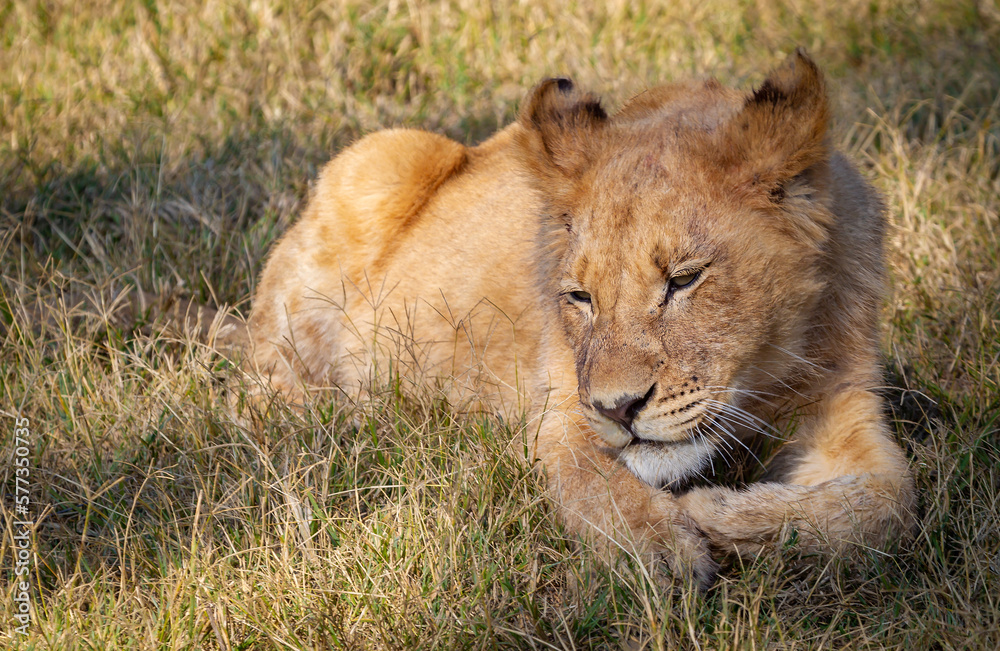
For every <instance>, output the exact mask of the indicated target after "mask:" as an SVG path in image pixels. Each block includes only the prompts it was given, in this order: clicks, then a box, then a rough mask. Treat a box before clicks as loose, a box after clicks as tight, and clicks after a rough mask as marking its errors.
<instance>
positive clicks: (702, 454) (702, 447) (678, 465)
mask: <svg viewBox="0 0 1000 651" xmlns="http://www.w3.org/2000/svg"><path fill="white" fill-rule="evenodd" d="M714 453H715V449H714V447H713V446H712V445H711V444H710V443H709V442H708V441H706V440H704V439H703V438H702V437H700V436H699V437H697V438H694V439H690V440H687V441H683V442H680V443H664V442H661V441H643V440H639V439H636V440H634V441H633V442H632V443H631V444H629V445H628V446H626V447H625V448H623V449H622V451H621V453H620V454H619V455H618V458H619V459H620V460H621V462H622V463H624V464H625V467H626V468H628V469H629V470H630V471H631V472H632V474H634V475H635V476H636V477H638V478H639V479H641V480H642V481H644V482H646V483H647V484H649V485H650V486H653V487H655V488H670V487H672V486H676V485H678V484H680V483H681V482H683V481H684V480H686V479H688V478H690V477H691V476H692V475H696V474H698V473H700V472H702V471H703V470H704V469H705V468H706V467H707V466H708V465H709V463H710V461H711V459H712V455H713V454H714Z"/></svg>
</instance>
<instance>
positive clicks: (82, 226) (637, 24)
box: [0, 0, 1000, 651]
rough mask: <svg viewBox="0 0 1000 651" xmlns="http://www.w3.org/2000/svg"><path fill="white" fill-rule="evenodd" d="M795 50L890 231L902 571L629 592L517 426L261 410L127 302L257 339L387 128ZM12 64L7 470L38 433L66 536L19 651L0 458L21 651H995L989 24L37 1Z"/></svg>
mask: <svg viewBox="0 0 1000 651" xmlns="http://www.w3.org/2000/svg"><path fill="white" fill-rule="evenodd" d="M796 45H804V46H806V47H807V48H808V49H809V50H810V52H811V54H812V55H813V56H814V57H815V58H816V59H817V60H818V61H819V62H820V63H821V65H822V66H823V68H824V69H825V70H826V71H827V73H828V76H829V79H830V87H831V91H832V96H833V100H834V104H835V107H836V112H837V115H838V116H839V120H838V122H837V125H836V126H837V129H836V134H837V135H836V138H837V141H838V143H839V144H840V145H842V146H843V147H844V148H845V149H846V150H847V151H848V152H849V153H850V154H851V155H852V156H853V157H854V158H855V159H856V160H857V161H859V163H860V164H861V165H862V167H863V168H864V169H865V171H866V174H867V175H868V176H869V177H870V178H871V179H872V180H873V181H874V182H875V183H876V184H877V185H878V186H879V187H880V188H881V189H882V191H883V192H884V193H885V195H886V197H887V198H888V200H889V203H890V207H891V208H890V212H891V218H892V221H893V224H894V228H893V231H892V241H891V256H892V262H893V266H892V278H893V285H894V287H893V293H892V297H891V300H890V301H888V303H887V305H886V320H885V323H886V327H885V332H884V346H885V355H886V366H887V388H886V396H887V398H888V402H889V403H890V404H891V407H892V416H893V420H894V422H895V424H896V426H897V432H898V434H899V437H900V440H901V441H902V442H903V443H904V445H906V447H907V450H908V453H909V455H910V458H911V462H912V465H913V468H914V470H915V472H916V475H917V481H918V485H919V488H920V491H921V496H922V497H921V500H922V514H921V525H922V526H921V530H920V535H919V537H918V539H917V540H916V542H915V543H914V544H912V545H911V546H908V547H907V548H905V549H901V550H899V554H898V555H896V556H895V557H881V556H879V555H875V554H873V555H872V558H870V559H866V560H864V561H863V562H861V563H859V564H858V565H856V566H853V567H850V568H848V567H841V566H838V565H820V566H807V567H805V568H803V566H802V565H801V564H799V563H797V562H796V558H795V554H794V550H786V551H785V552H783V553H780V554H776V555H774V556H771V557H767V558H761V559H759V560H757V561H755V562H753V563H748V564H736V565H735V566H732V567H729V568H727V569H726V570H725V571H724V573H723V574H722V576H721V578H720V580H719V583H718V585H717V586H716V587H715V588H714V589H713V590H712V591H711V592H710V593H708V594H707V595H704V596H698V595H696V594H692V593H691V592H690V591H689V590H686V589H683V588H677V587H674V588H671V587H669V586H664V585H661V582H660V581H658V580H657V577H656V576H649V575H648V574H647V573H646V572H645V568H642V567H636V566H631V565H628V564H627V563H625V564H623V565H621V566H619V567H616V568H614V569H607V568H605V567H604V566H602V565H601V564H600V563H599V562H598V561H597V560H596V559H595V557H594V555H593V554H592V553H591V552H589V551H588V550H586V549H581V548H580V547H579V546H578V545H577V544H575V543H574V542H573V541H571V540H567V538H566V537H565V536H564V535H563V533H562V532H561V531H560V529H559V527H558V525H557V524H555V523H554V521H553V519H552V517H551V516H552V514H551V511H550V508H549V507H548V505H547V504H546V502H545V500H544V499H543V497H542V492H541V487H540V485H539V482H538V479H537V478H536V477H535V476H534V475H533V474H532V473H531V472H530V469H529V468H528V467H527V464H526V463H525V462H524V461H523V459H519V458H518V457H517V455H508V454H503V453H502V451H503V450H504V449H505V448H506V446H507V441H508V440H509V439H510V438H511V437H512V436H513V434H512V432H511V431H510V430H509V429H508V428H507V427H506V426H504V425H503V424H500V423H497V422H495V421H490V420H476V419H470V418H460V417H457V416H456V415H455V414H453V413H451V412H449V410H448V409H446V408H443V407H442V406H441V405H439V404H435V403H434V401H433V400H431V399H429V398H428V399H414V398H409V397H405V396H403V395H401V394H400V393H399V392H393V391H388V392H387V393H386V394H385V395H383V396H380V397H378V398H377V399H376V400H375V401H374V402H373V404H371V405H369V406H367V407H365V408H364V409H363V410H361V411H353V410H352V409H351V407H350V406H349V405H346V404H341V403H338V402H331V401H325V402H324V401H320V402H317V403H316V404H313V405H310V406H309V408H308V409H307V410H305V411H294V410H290V409H288V408H286V407H284V406H282V405H281V404H274V405H271V406H270V407H269V409H268V410H267V411H266V412H265V413H256V414H254V413H251V410H250V409H249V408H248V407H243V406H240V404H239V402H238V401H232V400H230V397H229V396H230V395H231V394H232V393H236V394H239V381H240V380H239V377H238V375H237V374H236V373H235V372H234V371H233V370H232V368H231V367H230V366H229V365H228V364H227V363H226V361H225V360H224V359H223V358H222V357H220V356H219V355H218V354H217V353H215V352H213V351H211V350H209V349H206V348H205V347H204V346H201V345H198V344H197V342H194V341H192V340H190V339H188V338H185V337H181V336H172V335H168V334H164V333H156V332H155V331H153V330H151V329H150V328H147V327H142V326H143V324H142V323H139V324H138V327H132V325H130V324H128V323H126V322H125V321H124V320H122V319H120V318H119V316H118V315H119V312H116V310H115V305H114V299H115V297H116V296H118V295H119V293H120V292H121V291H122V290H123V289H126V288H130V287H139V288H142V289H144V290H146V291H152V292H175V293H179V294H182V295H186V296H189V297H192V298H194V299H196V300H198V301H201V302H206V303H213V304H221V303H229V304H235V305H237V306H238V307H239V309H242V310H243V311H244V312H245V311H246V310H247V308H248V305H247V297H248V296H249V295H250V294H251V292H252V289H253V283H254V281H255V278H256V276H257V274H259V272H260V268H261V264H262V261H263V259H264V256H265V253H266V251H267V249H268V247H269V246H270V244H271V243H273V241H274V240H275V238H276V237H277V236H278V235H279V234H280V233H281V232H282V231H283V230H284V229H285V228H286V227H287V225H288V224H289V223H290V222H291V220H293V219H294V218H295V215H296V214H297V212H298V210H299V209H300V208H301V207H302V204H303V201H304V200H305V198H306V197H307V194H308V188H309V183H310V180H311V179H313V178H315V175H316V171H317V169H318V167H319V166H320V165H322V164H323V162H325V161H326V160H327V159H328V158H329V157H330V156H331V155H332V153H333V152H335V151H336V150H337V149H338V148H340V147H342V146H343V145H345V144H347V143H349V142H351V141H352V140H354V139H356V138H357V137H359V136H360V135H362V134H364V133H366V132H368V131H371V130H374V129H377V128H380V127H385V126H390V125H410V126H420V127H423V128H427V129H430V130H434V131H438V132H441V133H445V134H448V135H450V136H452V137H454V138H456V139H458V140H460V141H463V142H475V141H478V140H480V139H482V138H484V137H485V136H487V135H488V134H489V133H490V132H492V131H493V130H495V129H496V128H497V127H498V126H499V125H501V124H503V123H505V122H507V121H509V120H511V119H512V118H513V116H514V115H516V110H517V105H518V102H519V101H520V99H521V98H522V96H523V94H524V93H525V91H526V89H527V88H528V87H530V86H531V84H533V83H534V82H535V81H537V80H538V79H540V78H541V77H544V76H549V75H553V74H557V73H559V74H570V75H571V76H573V77H574V78H575V79H576V80H577V81H578V83H580V84H581V85H584V86H587V87H591V88H595V89H599V90H600V91H601V92H602V94H603V95H604V97H605V99H606V101H607V102H608V103H609V104H610V105H612V106H615V105H618V104H620V103H621V102H622V101H623V100H624V99H626V98H627V97H628V96H630V95H631V94H633V93H635V92H638V91H639V90H641V89H642V88H644V87H645V86H647V85H651V84H655V83H658V82H661V81H666V80H670V79H675V78H681V77H687V76H690V75H692V74H695V75H705V74H714V75H716V76H718V77H719V78H720V79H721V80H722V81H724V82H726V83H738V84H742V85H744V86H745V87H746V86H749V85H751V84H753V83H755V82H759V81H760V80H761V79H762V75H763V74H764V73H765V72H766V70H767V68H768V67H770V66H771V65H773V64H775V63H776V62H778V61H780V60H781V58H782V56H783V53H787V52H789V51H791V49H793V48H794V47H795V46H796ZM0 71H2V72H0V260H2V263H0V336H2V337H3V347H2V349H0V413H2V414H3V419H2V422H3V426H2V429H0V432H2V433H0V441H2V449H3V451H4V455H7V456H6V457H5V458H8V459H11V460H12V459H13V458H14V452H13V449H14V445H13V443H14V440H13V428H14V425H13V423H14V420H13V419H14V417H15V416H20V417H25V418H29V419H30V421H31V432H32V435H31V440H32V445H31V449H30V454H29V458H30V463H31V465H30V470H31V472H30V482H31V490H32V494H31V498H32V514H31V519H32V521H34V522H36V523H37V524H36V526H35V529H34V532H33V538H32V545H33V550H34V554H35V555H34V561H33V562H34V566H33V572H32V575H31V585H32V588H31V590H32V592H31V595H32V597H31V598H32V603H33V608H34V623H33V624H32V626H31V628H30V634H29V635H28V636H26V637H24V636H20V635H19V634H17V633H16V632H15V630H14V626H15V625H16V623H15V621H14V619H13V615H14V612H15V611H14V602H13V600H12V597H13V594H14V588H15V580H14V579H15V575H14V572H13V568H14V565H13V559H14V551H15V550H14V548H13V546H12V545H13V544H14V543H13V538H12V535H13V534H14V533H15V531H14V529H13V525H12V521H13V520H14V519H15V514H14V511H13V503H14V496H15V490H16V488H15V473H14V465H13V463H12V462H10V463H7V464H5V466H4V469H3V470H0V475H2V477H3V483H2V484H0V486H2V488H0V492H3V493H4V495H3V499H2V504H3V506H2V507H0V508H2V509H3V515H4V517H3V525H4V531H3V532H2V533H3V535H2V540H0V556H2V558H3V561H2V562H0V586H2V587H3V589H4V590H3V592H4V598H3V599H2V600H0V621H2V622H3V624H2V625H0V644H3V645H4V646H5V647H8V648H25V649H27V648H39V649H49V648H53V649H63V648H93V649H108V648H140V649H145V648H157V649H161V648H162V649H175V648H176V649H185V648H223V649H272V648H294V649H297V648H305V649H313V648H341V647H350V648H355V647H362V648H368V647H371V648H403V647H412V648H481V647H516V648H522V647H523V648H552V647H556V648H628V649H688V648H690V649H772V648H781V649H819V648H842V647H846V648H866V649H906V650H908V651H912V650H914V649H989V650H993V649H996V648H1000V386H998V385H1000V241H998V237H1000V236H998V234H1000V223H998V210H1000V12H998V11H997V8H996V6H995V5H992V4H991V3H989V2H973V1H971V0H958V1H948V2H946V1H945V0H887V1H885V2H860V1H857V0H849V1H847V2H842V3H825V2H817V1H815V0H774V1H773V2H767V1H765V0H739V1H737V0H711V1H709V2H693V1H689V0H680V1H679V2H676V3H659V2H651V1H650V2H643V1H642V0H637V1H635V2H607V3H604V2H601V3H598V2H582V1H581V2H571V3H570V4H569V5H568V6H567V5H565V4H564V3H562V2H555V1H554V0H538V1H537V2H532V3H513V2H508V1H506V0H498V1H496V2H492V3H489V4H485V5H484V4H483V3H479V2H472V1H471V0H448V1H445V2H440V3H433V4H431V3H423V2H420V1H419V0H408V1H406V2H399V1H397V0H389V1H387V2H374V3H368V2H353V1H347V0H341V1H334V2H326V3H321V2H306V1H296V2H292V1H291V0H287V1H281V0H276V1H274V2H255V3H240V2H211V3H207V4H205V5H204V6H203V5H202V4H201V3H184V2H179V1H175V0H164V1H163V2H152V1H146V2H135V3H111V6H108V3H103V2H96V1H94V0H83V1H81V2H73V3H69V2H42V1H41V0H15V1H14V2H12V3H6V4H4V5H2V6H0ZM71 294H72V295H77V296H79V295H81V294H87V295H90V296H91V297H92V300H90V301H89V302H88V305H90V307H79V306H74V305H73V304H65V302H63V303H61V302H60V300H59V297H60V296H64V295H67V296H68V295H71ZM38 305H45V306H47V307H46V308H45V309H44V311H43V313H41V314H38V313H34V312H33V309H34V307H37V306H38ZM33 306H34V307H33ZM102 306H103V307H102ZM389 389H392V387H389ZM248 419H256V420H257V421H258V422H261V423H264V424H265V425H264V426H263V427H262V428H248V427H246V426H245V423H246V422H247V421H248ZM355 425H357V427H356V426H355Z"/></svg>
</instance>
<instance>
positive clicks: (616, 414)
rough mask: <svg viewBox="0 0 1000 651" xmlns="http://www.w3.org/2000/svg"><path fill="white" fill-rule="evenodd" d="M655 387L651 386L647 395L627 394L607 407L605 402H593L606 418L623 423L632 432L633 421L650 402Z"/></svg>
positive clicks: (595, 407)
mask: <svg viewBox="0 0 1000 651" xmlns="http://www.w3.org/2000/svg"><path fill="white" fill-rule="evenodd" d="M654 389H656V385H655V384H654V385H653V386H651V387H649V391H647V392H646V394H645V395H642V396H640V395H632V396H625V397H624V398H621V399H620V400H618V402H616V403H615V404H614V406H611V407H607V406H605V405H604V404H602V403H600V402H597V401H595V402H594V403H593V404H594V409H596V410H597V411H598V412H599V413H600V414H601V415H602V416H604V417H605V418H609V419H611V420H613V421H615V422H616V423H619V424H621V426H622V427H624V428H625V429H627V430H629V431H630V432H631V431H632V421H634V420H635V417H636V415H637V414H638V413H639V412H640V411H642V408H643V407H645V406H646V403H647V402H649V399H650V398H651V397H652V395H653V390H654Z"/></svg>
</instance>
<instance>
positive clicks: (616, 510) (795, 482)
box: [249, 50, 915, 585]
mask: <svg viewBox="0 0 1000 651" xmlns="http://www.w3.org/2000/svg"><path fill="white" fill-rule="evenodd" d="M829 120H830V111H829V107H828V100H827V96H826V91H825V86H824V81H823V78H822V76H821V73H820V72H819V70H818V69H817V66H816V65H815V64H814V63H813V62H812V61H811V60H810V59H809V57H808V56H807V55H806V54H805V53H804V52H803V51H801V50H798V51H796V52H795V53H794V54H792V55H791V56H790V57H789V58H788V59H787V60H786V61H785V62H784V63H783V64H782V65H781V66H779V67H777V68H776V69H774V70H773V71H772V72H771V73H770V74H769V75H768V76H767V78H766V80H765V81H764V82H763V83H762V84H761V85H760V86H759V87H758V88H757V89H756V90H753V91H751V92H747V93H745V92H741V91H739V90H735V89H731V88H727V87H724V86H723V85H722V84H720V83H719V82H718V81H715V80H709V81H700V82H699V81H693V82H685V83H674V84H670V85H666V86H662V87H658V88H652V89H649V90H646V91H644V92H642V93H641V94H639V95H637V96H636V97H634V98H633V99H631V100H630V101H628V102H627V103H626V104H625V105H624V107H623V108H621V109H620V110H619V111H618V112H617V113H615V114H614V115H609V114H608V113H607V112H606V111H605V110H604V108H603V107H602V105H601V103H600V101H599V100H598V98H597V97H596V96H595V95H593V94H591V93H588V92H584V91H582V90H580V89H578V88H577V87H576V86H575V85H574V84H573V82H572V81H570V80H569V79H566V78H554V79H547V80H545V81H543V82H541V83H540V84H539V85H538V86H537V87H536V88H534V90H533V91H532V92H531V94H530V96H529V97H528V98H527V100H526V102H525V104H524V106H523V108H522V110H521V111H520V114H519V117H518V119H517V120H516V121H515V122H514V123H513V124H511V125H509V126H507V127H506V128H504V129H502V130H501V131H499V132H498V133H496V134H495V135H494V136H492V137H491V138H489V139H488V140H486V141H485V142H483V143H481V144H479V145H477V146H473V147H466V146H463V145H461V144H459V143H457V142H455V141H453V140H450V139H448V138H446V137H444V136H441V135H436V134H433V133H428V132H424V131H418V130H409V129H390V130H385V131H380V132H376V133H373V134H370V135H368V136H366V137H365V138H363V139H361V140H360V141H358V142H357V143H356V144H354V145H353V146H351V147H349V148H348V149H346V150H345V151H343V152H342V153H341V154H339V155H338V156H337V157H335V158H334V159H333V160H332V161H331V162H330V163H328V164H327V165H326V166H325V167H324V168H323V170H322V172H321V174H320V175H319V178H318V181H317V183H316V186H315V189H314V193H313V196H312V197H311V199H310V201H309V203H308V206H307V207H306V208H305V210H304V213H303V214H302V215H301V218H300V219H299V220H298V221H297V222H296V223H295V224H294V226H293V227H292V228H291V229H290V230H289V231H288V232H287V233H286V234H285V235H284V236H283V237H282V238H281V239H280V241H279V242H278V243H277V244H276V246H274V247H273V250H272V252H271V253H270V255H269V258H268V259H267V262H266V265H265V268H264V271H263V274H262V276H261V278H260V282H259V284H258V287H257V290H256V294H255V297H254V300H253V306H252V311H251V316H250V320H249V331H250V337H251V339H252V342H253V352H252V360H253V363H254V365H255V367H256V368H257V369H258V371H259V372H261V373H262V374H264V375H265V376H266V378H267V379H269V381H270V383H271V385H272V386H273V388H274V390H276V391H277V392H280V393H281V394H282V395H284V396H286V397H287V398H288V399H290V400H293V401H296V400H303V399H305V397H306V396H307V395H308V394H309V393H310V392H311V391H313V390H315V389H317V388H320V389H322V388H330V387H334V388H336V389H337V390H339V391H342V392H344V393H346V394H348V395H350V396H353V397H355V398H362V397H364V396H365V395H367V394H368V392H370V391H371V390H372V389H373V387H375V386H377V384H378V382H379V381H380V378H381V379H384V378H385V374H386V373H387V372H391V373H393V374H394V377H397V378H399V381H400V382H402V383H404V384H408V385H411V386H413V387H414V388H415V389H417V388H420V387H424V388H428V387H429V388H432V389H436V390H443V391H445V392H446V394H447V396H448V397H449V399H450V400H452V401H453V404H455V405H463V404H464V405H465V407H466V408H469V409H477V410H489V411H490V412H492V413H496V414H498V415H499V416H501V417H503V418H510V419H511V421H512V422H526V423H527V426H526V427H525V428H524V431H525V432H526V434H525V436H526V438H527V443H528V448H527V449H528V454H529V455H530V457H531V460H532V461H534V462H536V463H537V465H538V467H539V468H541V469H543V470H544V472H545V474H546V475H547V487H548V488H547V490H548V494H549V495H550V496H551V498H552V500H553V501H554V503H555V504H556V505H557V512H558V513H559V516H560V517H561V519H562V521H563V522H564V523H565V526H566V527H567V528H568V529H569V530H571V531H573V532H575V533H577V534H580V535H581V536H583V537H585V538H589V539H590V540H593V541H594V542H596V543H599V544H601V545H604V546H605V547H607V548H625V549H628V550H632V551H635V552H641V553H643V554H647V555H652V556H654V557H661V558H664V559H665V560H667V561H668V564H669V565H670V566H671V567H672V568H673V570H674V571H675V572H679V573H683V574H685V575H687V576H689V577H691V578H692V579H693V580H695V581H697V582H698V583H699V584H701V585H708V584H710V583H711V581H712V580H713V578H714V576H715V574H716V572H717V571H718V568H719V565H718V562H719V560H721V559H723V558H725V557H727V556H732V555H736V556H741V557H753V556H755V555H757V554H759V553H760V552H761V551H762V550H764V549H767V548H769V547H773V546H775V545H778V544H781V543H782V542H783V541H786V540H787V539H788V538H789V537H790V536H792V535H794V538H795V540H796V541H797V543H798V544H799V545H800V546H802V547H803V548H805V549H809V550H818V551H831V552H838V551H841V550H845V549H849V548H851V546H852V545H863V546H872V547H883V546H885V545H886V544H887V543H888V542H889V541H890V540H892V539H894V538H895V537H898V536H905V535H907V532H909V531H910V530H911V529H912V527H913V523H914V519H913V515H912V511H913V506H914V500H915V497H914V486H913V481H912V478H911V475H910V471H909V469H908V464H907V461H906V459H905V456H904V454H903V452H902V450H901V449H900V447H899V446H898V444H897V443H896V442H895V441H894V439H893V436H892V435H891V433H890V430H889V427H888V425H887V422H886V418H885V416H884V414H883V405H882V401H881V399H880V397H879V395H878V393H877V391H876V388H877V387H878V386H879V384H880V379H881V374H882V371H881V366H880V354H879V341H878V317H879V309H880V303H881V302H882V299H883V293H884V282H883V280H884V274H885V271H884V266H885V265H884V261H883V240H884V236H885V230H886V221H885V216H884V207H883V204H882V202H881V200H880V198H879V195H878V194H877V193H876V191H875V190H874V189H873V188H872V187H871V185H869V184H868V183H867V182H866V181H865V180H864V179H863V178H862V176H861V175H860V174H859V172H858V171H857V170H856V169H855V168H854V167H853V166H852V165H851V163H849V162H848V161H847V160H846V158H845V157H844V156H843V155H841V154H839V153H837V152H836V151H834V150H833V148H832V147H831V145H830V142H829V138H828V137H827V127H828V122H829ZM387 369H390V370H388V371H387ZM463 401H465V402H464V403H463ZM522 417H524V418H526V419H527V420H526V421H519V420H518V419H519V418H522ZM762 443H765V444H762ZM512 447H514V446H512ZM518 449H522V448H521V447H520V446H518ZM767 450H771V453H770V454H767V455H764V451H767ZM758 453H759V454H761V455H762V456H764V458H763V459H762V460H760V461H759V462H760V463H766V471H764V474H763V478H762V479H761V480H760V481H756V482H753V483H750V484H749V485H746V486H743V487H735V488H734V487H728V486H722V485H717V484H713V483H711V482H706V481H700V482H699V481H696V480H698V479H699V478H700V477H703V476H704V475H705V474H706V473H707V472H708V470H709V469H710V468H714V466H715V465H716V464H720V465H723V466H725V465H726V464H730V463H736V462H743V463H755V464H756V463H758V461H757V459H758V458H759V457H757V456H756V455H757V454H758Z"/></svg>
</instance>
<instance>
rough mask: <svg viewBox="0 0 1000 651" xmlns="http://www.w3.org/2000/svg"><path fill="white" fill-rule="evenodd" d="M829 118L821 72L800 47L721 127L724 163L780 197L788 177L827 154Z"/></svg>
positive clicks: (746, 182) (747, 183) (749, 183)
mask: <svg viewBox="0 0 1000 651" xmlns="http://www.w3.org/2000/svg"><path fill="white" fill-rule="evenodd" d="M829 120H830V109H829V106H828V103H827V97H826V87H825V85H824V83H823V76H822V74H821V73H820V71H819V69H818V68H817V67H816V64H815V63H813V62H812V60H811V59H810V58H809V57H808V56H807V55H806V53H805V51H803V50H802V48H799V49H797V50H796V51H795V52H794V53H793V54H792V55H791V56H789V57H788V59H787V60H786V61H785V62H784V63H783V64H782V65H781V66H779V67H778V68H776V69H775V70H773V71H772V72H771V74H770V75H768V77H767V79H765V80H764V83H763V84H761V85H760V88H758V89H757V90H755V91H754V92H752V93H751V94H749V95H747V97H746V99H745V100H744V103H743V107H742V109H741V110H740V111H739V113H737V114H736V116H735V117H733V118H732V120H731V121H730V122H729V123H728V124H727V125H726V128H724V129H723V130H722V133H721V134H720V135H721V136H722V137H723V138H724V139H725V142H723V143H720V145H721V147H720V150H721V151H723V152H725V153H724V154H723V158H724V161H723V167H724V168H727V169H728V172H729V173H730V174H733V175H734V179H735V180H736V181H737V182H738V183H740V184H741V185H743V186H744V188H745V189H746V190H750V191H753V192H755V193H757V192H762V193H764V194H767V195H770V196H771V197H776V196H780V195H781V190H782V186H783V184H784V183H785V182H786V181H788V180H790V179H792V178H794V177H796V176H798V175H799V174H802V173H803V172H804V171H806V170H807V169H809V168H810V167H812V166H814V165H816V164H818V163H820V162H822V161H824V160H826V159H827V158H828V157H829V155H830V154H829V148H828V146H827V143H826V130H827V125H828V123H829Z"/></svg>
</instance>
